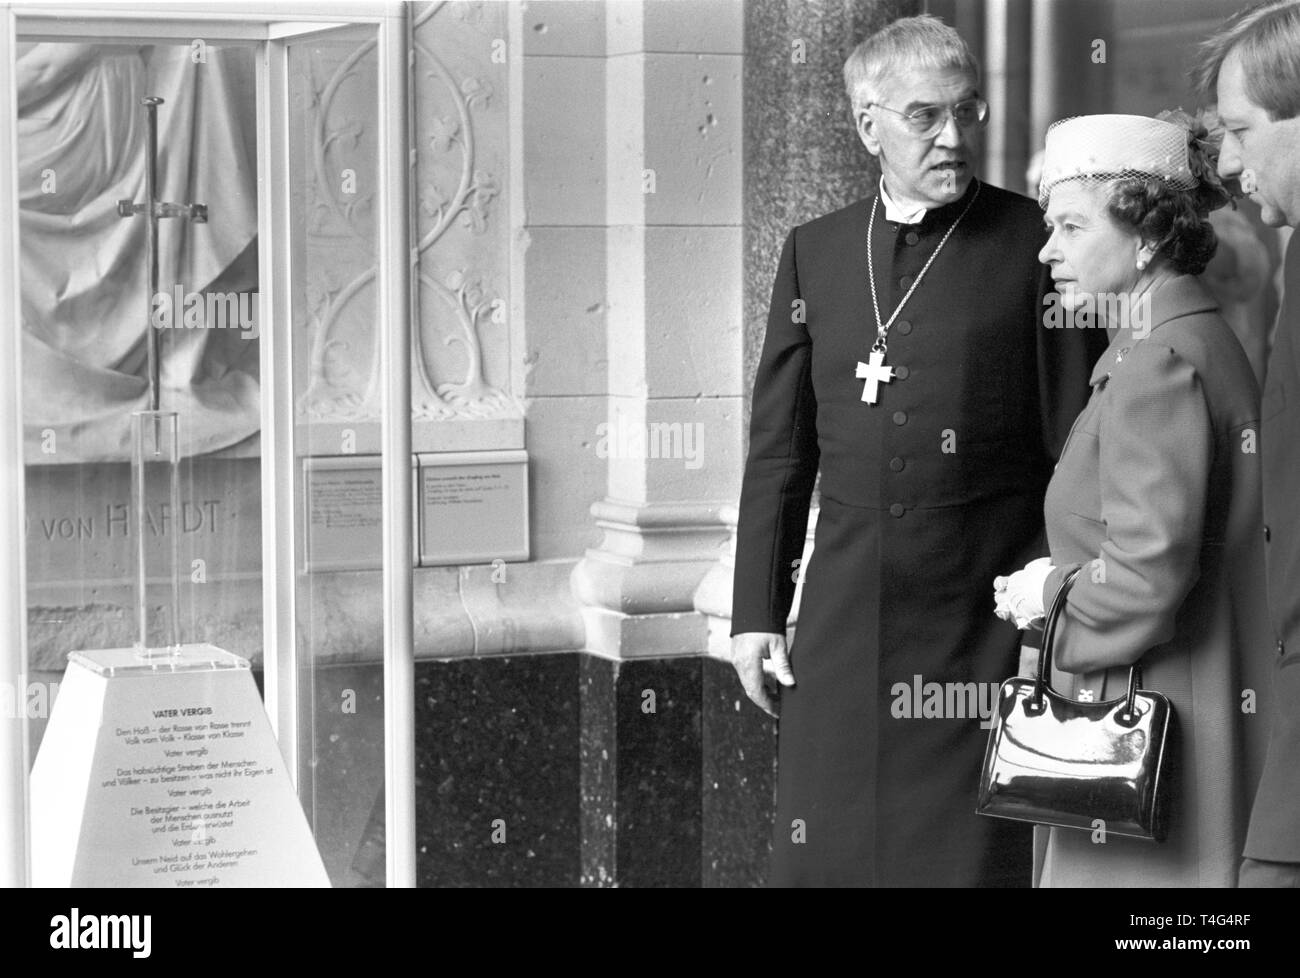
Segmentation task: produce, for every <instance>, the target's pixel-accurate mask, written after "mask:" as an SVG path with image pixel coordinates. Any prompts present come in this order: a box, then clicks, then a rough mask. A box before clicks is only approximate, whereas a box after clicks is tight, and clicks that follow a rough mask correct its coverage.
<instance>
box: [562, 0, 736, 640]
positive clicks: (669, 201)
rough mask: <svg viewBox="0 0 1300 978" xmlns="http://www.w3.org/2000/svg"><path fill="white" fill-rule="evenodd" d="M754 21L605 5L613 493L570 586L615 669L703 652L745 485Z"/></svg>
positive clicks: (604, 452) (701, 6)
mask: <svg viewBox="0 0 1300 978" xmlns="http://www.w3.org/2000/svg"><path fill="white" fill-rule="evenodd" d="M741 11H742V6H741V5H740V4H738V3H735V2H733V0H691V2H687V3H672V2H664V0H637V2H628V3H618V4H610V5H608V6H607V7H606V8H605V40H606V62H605V78H604V96H605V98H604V119H605V140H604V183H605V198H604V204H605V215H604V219H605V229H604V230H605V237H604V240H605V270H606V279H605V281H606V295H607V303H608V312H607V318H606V335H605V347H606V350H607V371H606V375H605V393H606V395H607V410H606V415H605V418H604V421H603V422H602V423H601V424H600V425H599V426H598V428H597V431H596V432H595V437H594V438H593V439H592V440H593V443H594V449H595V451H596V453H597V455H599V456H600V457H601V458H602V459H604V460H605V463H606V471H605V477H606V498H605V499H604V500H602V501H600V502H597V503H596V504H595V505H594V506H593V507H592V509H591V515H592V517H593V520H594V522H595V524H596V526H597V527H598V528H599V529H600V530H601V531H602V535H603V538H602V540H601V541H600V543H599V544H598V545H597V546H596V547H594V548H592V549H590V550H588V551H587V553H586V556H585V557H584V558H583V560H582V561H581V562H580V563H579V564H578V566H577V568H575V570H574V574H573V589H574V593H575V595H576V596H577V597H578V599H579V601H580V603H581V604H582V607H583V614H584V618H585V621H586V626H587V645H586V647H587V650H588V651H590V652H594V653H596V654H598V655H601V656H605V657H607V658H613V659H626V658H636V657H663V656H671V655H693V654H698V653H699V652H701V651H702V650H703V648H704V646H705V625H704V619H703V617H702V616H701V615H700V614H698V613H697V612H696V611H695V608H694V603H693V594H694V591H695V588H696V586H697V585H698V584H699V582H700V580H701V579H702V578H703V576H704V575H705V573H706V572H707V571H708V569H709V568H710V567H711V566H712V565H713V563H714V562H715V561H716V560H717V559H718V557H719V555H720V554H721V553H722V551H723V550H724V548H725V546H726V543H727V538H728V532H727V529H726V527H725V525H724V524H723V522H722V520H721V517H720V512H719V511H720V507H721V505H722V504H723V503H725V502H726V501H727V500H729V499H731V498H734V496H735V494H736V492H737V491H738V487H739V480H740V465H741V459H740V424H741V421H740V418H741V400H742V396H741V395H742V392H741V373H740V359H741V358H740V351H741V317H740V311H741V264H742V252H741V228H740V223H741V183H742V174H741V158H742V150H741V138H742V130H741V70H742V50H743V33H742V19H741Z"/></svg>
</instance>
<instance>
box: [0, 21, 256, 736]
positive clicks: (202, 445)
mask: <svg viewBox="0 0 1300 978" xmlns="http://www.w3.org/2000/svg"><path fill="white" fill-rule="evenodd" d="M18 56H19V57H18V61H17V72H18V131H19V152H18V157H19V158H18V167H19V204H20V239H21V274H22V310H23V322H22V357H23V366H24V385H23V391H24V400H23V416H24V434H25V445H24V454H25V461H26V465H27V469H26V506H27V525H26V542H27V558H28V560H27V574H28V578H27V579H28V589H27V601H28V620H29V623H30V633H29V634H30V642H29V651H28V670H29V675H28V679H29V682H30V684H31V685H32V687H33V690H34V694H33V695H34V697H35V695H36V693H40V694H41V695H42V697H43V699H42V702H41V703H40V704H38V705H37V706H34V707H33V712H34V713H35V714H36V719H35V722H34V724H33V730H32V734H33V736H32V743H31V748H32V752H33V756H34V755H35V751H36V749H37V748H38V747H39V744H40V741H41V736H42V733H43V730H44V725H45V720H46V719H47V717H48V712H49V705H50V701H52V699H53V696H54V693H55V691H56V689H57V685H58V683H59V682H60V680H61V678H62V675H63V672H64V668H65V665H66V657H67V655H68V653H69V652H73V651H78V650H89V649H104V648H110V649H111V648H128V647H131V646H132V645H133V644H134V643H136V642H137V640H138V639H139V638H140V635H141V621H142V619H143V622H144V627H145V629H146V632H147V641H148V642H149V644H150V645H158V644H160V645H164V646H166V645H171V644H173V643H175V642H182V643H201V642H209V643H212V644H213V645H216V646H219V647H220V648H221V649H224V650H227V651H229V652H233V653H236V654H238V655H240V656H244V657H247V658H249V659H252V660H253V661H254V663H258V662H260V660H261V654H262V599H261V547H262V541H261V497H260V486H259V482H260V477H261V475H260V473H261V462H260V458H259V435H258V429H259V425H260V417H259V415H260V408H259V367H258V360H259V337H260V331H259V329H258V322H257V309H258V266H257V228H258V213H257V199H258V198H257V181H256V173H257V168H256V159H257V156H256V153H257V145H256V126H255V120H256V117H257V107H256V101H255V85H254V76H255V72H254V64H255V62H254V50H253V48H251V47H249V46H238V45H221V44H215V43H214V44H209V45H205V46H204V47H203V48H202V49H201V50H199V49H196V47H195V46H194V44H193V43H188V42H187V43H184V44H180V43H177V44H154V43H144V42H141V43H118V44H72V43H40V44H37V43H20V44H19V46H18ZM149 96H153V97H156V98H157V99H159V100H160V101H159V102H158V103H157V104H155V105H153V106H149V107H146V106H145V105H143V104H142V99H145V98H146V97H149ZM151 112H152V113H154V114H155V115H156V124H157V128H156V134H155V136H154V137H153V138H152V140H151V137H150V127H149V119H148V116H149V115H150V113H151ZM151 142H152V143H154V144H155V145H156V153H155V152H151V148H150V144H151ZM151 162H152V164H153V165H152V167H151ZM151 186H153V189H154V191H155V192H156V199H157V200H159V201H162V202H166V203H167V204H169V205H174V206H170V207H168V208H167V209H166V213H164V214H163V215H162V216H161V217H160V218H159V220H158V222H157V223H158V227H157V234H156V239H154V241H153V247H151V245H150V240H151V239H150V230H149V227H148V225H149V218H148V216H147V214H146V213H144V212H143V210H142V202H143V201H144V200H146V199H147V197H148V194H149V191H150V187H151ZM192 205H205V206H204V207H198V206H192ZM151 253H152V255H153V261H152V263H151V261H150V257H151ZM151 264H153V265H154V266H155V267H156V275H154V276H151V274H150V266H151ZM151 360H153V362H155V363H156V365H157V369H156V371H151V369H150V361H151ZM151 376H152V377H154V378H156V383H151ZM151 388H152V389H151ZM155 392H156V393H155ZM151 407H154V408H161V412H160V413H159V414H157V415H155V416H152V417H142V418H141V421H142V426H141V427H140V428H139V431H138V434H139V436H140V439H141V447H142V448H144V449H145V450H146V452H147V454H148V456H149V458H150V462H151V464H148V465H146V466H144V467H143V469H142V470H141V471H142V472H143V473H144V474H145V475H146V477H147V478H146V479H145V481H144V483H142V484H141V487H140V488H141V490H142V491H141V494H140V495H139V497H138V506H137V505H135V503H134V502H133V500H134V497H133V491H132V467H131V457H132V446H133V444H134V441H135V434H134V433H133V421H132V417H133V414H134V413H135V412H141V411H146V410H148V409H150V408H151ZM172 424H174V425H175V428H174V431H173V429H172V427H171V425H172ZM159 436H162V437H161V440H159ZM173 436H174V445H173V442H172V440H171V439H172V438H173ZM173 449H174V455H173V454H172V453H173ZM160 452H161V454H160ZM154 463H161V464H154ZM173 475H174V476H175V479H174V482H173V479H172V476H173ZM141 559H142V560H143V568H144V574H143V579H142V580H137V568H138V567H139V566H140V561H141ZM141 586H143V590H144V592H145V594H146V596H147V599H148V600H147V601H146V603H145V609H144V611H143V613H141V612H138V611H137V606H136V601H135V594H136V591H137V589H139V588H141Z"/></svg>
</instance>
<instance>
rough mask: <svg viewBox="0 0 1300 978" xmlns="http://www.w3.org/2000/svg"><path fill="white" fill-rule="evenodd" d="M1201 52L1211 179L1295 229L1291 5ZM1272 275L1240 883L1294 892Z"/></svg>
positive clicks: (1296, 85)
mask: <svg viewBox="0 0 1300 978" xmlns="http://www.w3.org/2000/svg"><path fill="white" fill-rule="evenodd" d="M1201 54H1202V57H1201V62H1200V64H1199V66H1198V69H1197V81H1198V83H1199V86H1200V89H1201V92H1202V94H1203V95H1205V96H1206V97H1207V98H1208V99H1209V100H1210V101H1212V102H1215V103H1217V108H1218V114H1219V119H1220V121H1221V123H1222V126H1223V146H1222V149H1221V151H1220V154H1219V174H1220V175H1221V176H1223V177H1225V178H1229V177H1235V178H1237V179H1238V180H1239V181H1240V183H1241V189H1242V190H1243V191H1245V192H1246V193H1247V194H1248V195H1249V196H1250V197H1251V199H1252V200H1254V201H1255V202H1256V203H1258V204H1259V205H1260V212H1261V217H1262V218H1263V220H1264V223H1265V224H1268V225H1271V226H1273V227H1284V226H1290V227H1293V228H1294V227H1298V226H1300V4H1298V3H1294V2H1286V3H1267V4H1261V5H1259V6H1256V7H1253V8H1251V9H1249V10H1246V11H1243V12H1242V13H1239V14H1237V15H1236V16H1235V17H1232V18H1230V19H1229V20H1228V22H1227V23H1226V24H1224V26H1223V27H1222V29H1221V30H1219V31H1218V32H1217V33H1216V34H1215V35H1214V36H1213V37H1211V38H1210V39H1209V40H1207V41H1206V42H1205V44H1204V45H1203V46H1202V52H1201ZM1284 274H1285V286H1284V288H1285V295H1284V297H1283V305H1282V311H1281V312H1280V314H1279V315H1278V320H1277V329H1276V330H1275V332H1274V338H1273V346H1272V350H1271V352H1270V353H1269V358H1268V367H1267V370H1266V372H1265V377H1264V399H1263V404H1262V407H1261V410H1260V444H1259V452H1260V462H1261V463H1262V468H1263V474H1264V479H1263V485H1264V523H1265V527H1264V540H1265V553H1266V557H1267V565H1268V605H1269V620H1270V624H1271V626H1272V629H1273V642H1274V648H1273V651H1272V655H1273V658H1274V660H1275V665H1274V668H1275V670H1276V671H1275V672H1274V681H1273V688H1272V690H1271V691H1270V699H1271V702H1270V704H1269V706H1270V709H1271V711H1272V713H1273V726H1272V729H1271V731H1270V736H1269V745H1268V757H1267V759H1266V760H1265V762H1264V772H1263V775H1262V777H1261V780H1260V784H1259V790H1258V792H1257V793H1256V795H1255V804H1254V808H1253V809H1252V811H1251V816H1250V829H1249V831H1248V833H1247V836H1246V847H1245V858H1244V860H1243V862H1242V867H1241V875H1240V879H1239V883H1240V885H1241V886H1281V887H1295V886H1300V244H1297V241H1296V239H1295V238H1294V237H1293V238H1292V239H1291V242H1290V245H1289V247H1288V248H1287V254H1286V260H1285V272H1284ZM1261 652H1262V653H1263V654H1270V653H1269V652H1268V651H1267V650H1261Z"/></svg>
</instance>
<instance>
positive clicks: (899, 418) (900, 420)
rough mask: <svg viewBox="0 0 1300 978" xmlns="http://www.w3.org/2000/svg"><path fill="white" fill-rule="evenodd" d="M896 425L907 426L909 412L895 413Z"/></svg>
mask: <svg viewBox="0 0 1300 978" xmlns="http://www.w3.org/2000/svg"><path fill="white" fill-rule="evenodd" d="M894 424H896V425H905V424H907V412H906V411H895V412H894Z"/></svg>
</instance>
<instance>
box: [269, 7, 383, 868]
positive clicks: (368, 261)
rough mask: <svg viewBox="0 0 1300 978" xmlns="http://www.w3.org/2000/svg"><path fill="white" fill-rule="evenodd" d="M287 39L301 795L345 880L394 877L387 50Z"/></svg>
mask: <svg viewBox="0 0 1300 978" xmlns="http://www.w3.org/2000/svg"><path fill="white" fill-rule="evenodd" d="M356 37H357V35H356V33H355V32H350V33H349V34H348V38H349V39H347V40H340V39H335V38H333V37H331V36H330V35H328V34H326V35H322V36H319V37H313V38H306V39H303V40H300V41H292V42H289V43H288V44H287V45H286V50H287V64H286V69H287V79H288V95H289V99H288V104H289V126H290V133H289V144H288V163H289V193H290V206H289V221H290V225H291V230H290V241H291V247H290V255H289V261H290V265H291V268H292V273H291V285H290V290H291V291H290V305H291V309H292V329H293V348H294V362H293V386H294V405H295V436H294V437H295V445H296V448H295V455H296V457H297V459H298V461H299V465H298V466H297V468H296V474H295V478H296V480H297V486H296V496H297V503H296V507H295V509H296V512H297V513H298V518H299V526H298V531H299V533H298V535H299V539H300V541H301V548H300V552H299V554H298V565H297V571H298V577H297V581H298V585H297V591H296V595H297V597H296V600H297V605H298V607H297V622H298V641H299V661H300V664H301V668H300V676H299V698H298V702H299V714H300V723H299V730H300V732H301V737H302V744H301V755H302V757H303V764H302V765H301V769H300V784H299V793H300V795H301V796H302V798H303V802H304V806H305V807H306V809H307V812H308V818H309V819H310V821H311V822H312V824H313V826H314V829H315V832H316V838H317V843H318V845H319V847H320V850H321V856H322V858H323V859H324V861H325V866H326V869H327V871H328V872H329V875H330V879H331V881H332V882H333V884H334V885H335V886H382V885H384V882H385V864H384V841H383V832H384V763H383V761H384V754H383V751H384V704H383V660H382V656H383V638H384V623H383V610H382V609H383V602H382V574H381V570H380V566H381V556H382V549H383V548H382V528H381V506H380V500H381V492H382V481H381V472H380V460H381V457H382V451H381V442H380V409H381V402H380V394H381V385H380V383H379V357H378V349H379V348H378V341H379V333H378V322H379V303H378V298H377V296H378V292H377V288H378V260H379V248H378V242H377V238H376V233H377V231H376V227H377V213H376V210H377V204H378V201H379V187H378V179H379V171H378V139H377V128H376V120H377V118H378V56H377V50H376V44H375V42H374V41H373V40H363V41H358V40H357V39H356Z"/></svg>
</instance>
